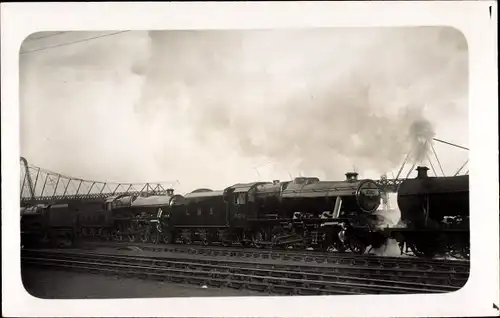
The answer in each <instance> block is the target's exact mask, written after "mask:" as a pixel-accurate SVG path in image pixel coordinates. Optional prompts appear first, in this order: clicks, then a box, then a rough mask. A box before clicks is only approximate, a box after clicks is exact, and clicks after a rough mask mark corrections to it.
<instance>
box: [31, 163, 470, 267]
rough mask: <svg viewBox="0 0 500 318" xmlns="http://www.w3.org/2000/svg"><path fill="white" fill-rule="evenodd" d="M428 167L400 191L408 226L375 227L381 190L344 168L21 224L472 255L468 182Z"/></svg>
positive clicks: (152, 237) (110, 204) (118, 235)
mask: <svg viewBox="0 0 500 318" xmlns="http://www.w3.org/2000/svg"><path fill="white" fill-rule="evenodd" d="M427 170H428V169H427V168H426V167H418V168H417V171H418V176H417V178H415V179H407V180H404V181H403V182H402V183H401V184H400V186H399V188H398V204H399V208H400V210H401V221H402V222H403V223H405V227H393V228H386V229H380V228H379V227H378V224H379V221H380V219H379V217H380V215H379V214H378V213H377V209H378V207H379V206H380V202H381V196H382V194H381V189H379V187H378V185H377V183H376V182H375V181H373V180H370V179H358V174H357V173H353V172H349V173H346V179H345V180H343V181H320V180H319V179H318V178H310V177H298V178H295V179H293V180H291V181H286V182H280V181H279V180H274V181H273V182H253V183H245V184H235V185H232V186H230V187H227V188H225V189H223V190H218V191H213V190H211V189H197V190H195V191H192V192H190V193H187V194H186V195H184V196H182V195H178V194H174V191H173V190H172V189H169V190H168V191H167V193H166V195H162V196H149V197H133V196H129V195H120V196H114V197H109V198H108V199H106V200H105V201H104V202H102V203H101V204H94V205H82V204H80V205H74V204H66V205H62V206H61V205H52V206H50V205H49V206H44V207H38V208H34V207H33V208H31V209H35V210H36V209H38V210H37V211H38V216H37V217H38V218H39V219H40V220H45V221H43V222H41V223H40V222H39V224H42V225H40V226H38V227H36V226H35V227H34V226H33V224H35V223H36V222H34V223H33V222H31V223H29V222H27V220H29V219H27V218H26V217H27V214H26V209H25V212H22V214H23V213H24V216H23V218H24V221H23V220H22V222H24V223H23V225H22V228H24V230H23V231H24V232H27V231H28V229H33V228H37V229H38V230H37V231H38V233H39V235H41V236H43V237H44V238H45V239H47V238H49V240H50V238H53V239H54V240H56V241H58V242H59V243H58V244H60V242H61V238H63V239H64V240H66V241H67V240H68V239H70V240H73V239H74V238H75V237H84V238H86V237H93V238H100V239H105V240H116V241H130V242H135V241H141V242H144V243H145V242H152V243H157V242H163V243H176V242H182V243H183V244H192V243H193V242H200V243H201V244H203V245H211V244H212V243H215V242H218V243H221V244H222V245H224V246H228V245H232V244H241V245H242V246H244V247H246V246H255V247H258V248H260V247H289V248H290V247H294V248H308V247H312V248H315V249H322V250H333V249H335V250H339V251H345V250H350V251H352V252H355V253H363V252H365V250H366V248H367V247H368V246H371V247H373V248H376V247H380V246H381V245H383V244H384V243H385V241H386V239H387V238H394V239H396V240H398V241H399V242H400V244H401V246H402V245H404V244H406V246H407V248H410V249H411V250H412V251H413V252H414V254H415V255H417V256H425V257H429V256H433V255H434V254H436V253H437V252H442V251H452V252H454V253H455V254H457V255H459V256H461V257H465V258H468V248H469V226H468V218H469V202H468V201H469V197H468V195H469V188H468V186H469V184H468V176H459V177H428V176H427ZM53 215H60V216H61V218H62V219H65V221H64V222H65V223H64V222H63V223H62V224H63V225H61V224H57V222H56V223H54V222H52V223H51V222H50V220H57V219H58V218H55V217H54V216H53ZM35 219H36V218H34V219H32V220H35ZM59 223H61V222H59ZM35 232H36V231H35ZM61 233H64V234H63V235H61ZM68 233H70V234H68ZM25 234H27V233H25ZM64 240H63V241H64Z"/></svg>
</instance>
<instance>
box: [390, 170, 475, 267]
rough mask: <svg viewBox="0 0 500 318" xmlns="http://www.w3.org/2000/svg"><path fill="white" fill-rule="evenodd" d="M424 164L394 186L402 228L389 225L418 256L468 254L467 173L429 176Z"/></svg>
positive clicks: (399, 238) (466, 256)
mask: <svg viewBox="0 0 500 318" xmlns="http://www.w3.org/2000/svg"><path fill="white" fill-rule="evenodd" d="M428 170H429V169H428V168H427V167H418V168H417V172H418V174H417V177H416V178H414V179H407V180H404V181H403V182H402V183H401V184H400V185H399V188H398V199H397V201H398V206H399V209H400V211H401V221H402V222H403V224H405V228H401V229H391V230H390V232H391V234H392V235H393V236H395V237H397V238H398V240H399V241H404V242H405V243H406V244H407V245H408V246H409V248H410V249H411V250H412V251H413V252H414V254H417V255H419V256H427V257H431V256H434V255H435V254H436V253H451V254H452V255H454V256H461V257H465V258H468V257H469V213H470V209H469V176H468V175H465V176H454V177H429V176H428V174H427V171H428Z"/></svg>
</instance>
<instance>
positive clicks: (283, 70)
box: [136, 29, 463, 178]
mask: <svg viewBox="0 0 500 318" xmlns="http://www.w3.org/2000/svg"><path fill="white" fill-rule="evenodd" d="M294 32H296V33H293V32H292V31H248V32H245V33H239V32H232V31H226V32H206V33H205V32H196V31H186V32H184V33H182V34H175V35H172V34H168V33H162V32H150V33H149V36H150V38H151V59H150V62H149V65H148V66H147V68H148V71H147V72H146V73H145V75H144V76H145V77H146V80H145V83H146V85H144V89H143V91H142V95H141V98H140V100H139V101H138V102H137V104H136V105H137V111H138V113H140V114H143V115H144V116H146V117H148V116H150V115H148V114H153V113H155V112H156V111H157V108H158V107H167V108H168V109H169V111H170V112H172V113H184V114H186V113H187V114H189V122H190V124H192V125H191V127H194V128H193V135H194V136H195V137H196V138H197V140H198V141H199V142H200V143H205V142H207V141H208V140H209V139H210V137H213V136H216V135H217V136H225V138H227V139H228V142H229V144H230V145H231V146H233V147H235V148H236V149H238V151H239V153H240V154H241V155H242V156H245V157H265V158H268V159H270V160H272V161H279V162H280V163H281V164H282V165H283V166H295V167H296V168H298V169H299V170H302V171H312V170H315V169H320V170H322V171H323V172H324V173H325V175H326V177H330V178H332V177H338V176H341V175H342V174H343V173H344V172H345V171H346V170H347V169H350V168H351V166H352V164H353V163H354V164H355V165H356V166H360V167H363V168H364V169H373V170H377V171H380V172H383V171H385V170H387V169H390V168H393V167H395V166H397V165H398V164H400V163H401V161H402V157H403V156H404V154H406V153H407V152H408V150H409V149H410V148H411V149H412V150H413V156H414V159H415V160H419V161H421V160H423V159H424V158H425V157H426V154H427V151H428V147H429V144H428V143H426V141H429V140H430V139H432V137H433V136H434V134H435V133H434V128H433V124H432V123H431V121H429V120H427V119H426V118H425V117H424V113H423V112H424V107H422V105H423V103H424V102H425V101H427V100H428V98H429V97H431V96H429V95H427V94H423V95H417V94H415V92H412V90H415V89H418V88H420V89H422V86H425V85H426V84H428V83H425V81H429V80H431V78H432V76H434V75H433V73H435V72H440V71H442V70H443V69H444V67H445V66H447V61H446V60H445V59H447V58H449V56H446V55H445V54H442V56H436V55H434V52H431V51H428V52H426V50H425V47H426V45H427V44H430V43H431V42H433V41H436V40H437V41H438V42H440V41H442V39H440V38H436V36H435V35H436V34H437V33H436V30H435V29H421V30H414V31H409V30H406V32H410V33H411V34H412V35H413V36H409V37H410V38H412V39H413V41H412V42H410V43H408V42H405V43H404V45H401V44H399V43H397V42H396V41H394V42H392V40H393V39H391V37H394V38H400V39H401V37H402V36H403V34H405V32H404V31H393V32H388V33H385V32H384V31H381V30H376V31H366V34H365V36H364V37H363V39H364V40H366V41H365V42H362V43H359V41H353V39H354V36H356V35H358V36H359V34H356V32H357V31H354V30H346V31H345V33H344V34H342V35H343V36H342V35H339V34H338V33H340V31H326V30H322V31H318V30H311V31H294ZM441 32H449V30H444V31H441ZM391 33H392V34H391ZM442 35H443V34H441V36H442ZM335 36H336V37H335ZM406 36H407V35H405V37H406ZM311 37H312V38H313V40H316V42H315V43H314V44H315V45H316V46H313V45H312V43H311V42H313V40H311V39H310V38H311ZM349 37H353V38H349ZM339 38H340V39H339ZM318 40H319V41H318ZM321 40H323V41H324V42H323V44H321ZM389 40H391V41H390V42H389ZM274 41H277V43H274ZM349 41H352V42H355V44H354V46H358V49H359V51H358V52H357V55H358V56H356V54H354V56H350V58H349V62H348V63H346V64H345V65H342V64H343V62H342V61H343V59H344V58H346V57H347V56H345V55H344V54H343V52H342V50H343V46H347V45H348V44H349ZM356 42H358V43H356ZM174 44H176V45H178V46H174ZM350 44H351V46H352V44H353V43H350ZM281 45H284V46H285V47H284V48H283V47H280V46H281ZM179 46H180V47H182V49H179ZM382 46H383V47H384V49H382ZM304 47H305V49H304ZM174 48H175V49H174ZM195 48H197V49H198V50H196V49H195ZM299 48H302V49H300V50H299ZM415 49H419V50H420V51H419V52H417V53H416V54H415V52H412V51H413V50H415ZM275 50H278V52H276V51H275ZM278 53H283V54H278ZM387 56H390V57H391V58H395V59H396V61H395V63H394V65H387V64H384V68H385V69H383V68H379V67H377V65H374V64H383V63H382V62H381V61H380V60H381V59H382V60H386V59H387ZM367 58H369V60H367ZM459 58H460V59H463V56H460V57H459ZM377 60H378V61H377ZM398 60H399V61H398ZM373 61H377V62H375V63H373ZM325 65H333V67H332V68H328V67H325ZM423 65H425V66H429V65H432V66H433V67H434V69H433V70H432V73H427V74H425V73H424V72H422V70H419V68H421V67H422V66H423ZM397 70H399V72H400V73H399V74H398V72H397ZM193 74H196V76H194V75H193ZM238 75H239V76H238ZM391 77H392V78H391ZM455 81H456V79H455ZM440 85H442V88H443V91H449V92H448V93H451V92H450V91H451V87H450V86H449V83H446V82H440ZM391 88H392V90H395V91H397V90H400V92H399V94H407V95H408V96H407V97H406V98H402V99H399V100H398V101H397V102H396V103H395V104H396V105H394V106H395V107H397V108H399V111H397V112H393V113H390V112H389V111H388V109H387V107H386V106H387V105H385V104H387V103H390V98H391V92H390V91H391ZM383 94H385V95H387V96H382V95H383ZM172 96H176V98H172ZM384 97H385V98H384ZM181 100H182V101H183V102H181ZM155 105H156V106H155Z"/></svg>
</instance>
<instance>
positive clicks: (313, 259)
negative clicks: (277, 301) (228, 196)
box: [82, 241, 470, 272]
mask: <svg viewBox="0 0 500 318" xmlns="http://www.w3.org/2000/svg"><path fill="white" fill-rule="evenodd" d="M82 245H83V246H85V245H87V246H96V247H97V246H102V247H124V246H136V247H138V248H140V249H142V250H145V251H154V252H169V253H182V254H195V255H206V256H230V257H245V258H260V259H283V260H293V261H301V262H306V263H335V264H340V263H345V264H352V265H355V264H364V265H371V266H376V265H379V266H383V267H391V266H392V267H406V268H408V267H410V268H418V267H420V268H432V269H444V270H447V269H449V268H453V269H454V270H455V271H459V272H466V271H469V268H470V262H469V261H465V260H446V259H445V260H438V259H422V258H417V257H397V256H377V255H372V254H363V255H358V254H354V253H340V252H333V253H328V252H321V251H304V250H300V251H294V250H287V249H281V250H276V249H274V250H262V249H256V248H243V249H242V248H241V247H239V248H238V247H222V246H201V245H187V246H186V245H178V244H147V243H127V242H90V241H87V242H83V243H82Z"/></svg>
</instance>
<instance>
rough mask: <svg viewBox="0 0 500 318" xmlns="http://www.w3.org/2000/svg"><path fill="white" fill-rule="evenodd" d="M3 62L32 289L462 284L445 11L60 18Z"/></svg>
mask: <svg viewBox="0 0 500 318" xmlns="http://www.w3.org/2000/svg"><path fill="white" fill-rule="evenodd" d="M18 62H19V64H18V72H19V73H18V95H19V96H18V98H19V99H18V100H19V105H18V107H19V110H18V111H19V112H18V114H19V132H18V137H19V156H18V159H17V163H18V165H19V175H18V176H19V178H18V179H17V182H18V183H17V187H18V188H19V192H17V193H18V195H19V197H18V198H16V200H17V202H18V203H19V209H20V210H16V212H11V211H9V213H13V214H15V213H20V214H19V218H18V224H19V225H18V226H19V228H18V229H19V233H18V239H19V241H17V242H18V243H17V247H15V248H17V249H18V250H19V253H20V254H18V255H19V258H20V263H19V264H20V271H21V272H20V277H21V280H22V286H23V288H24V290H25V291H26V292H27V293H28V294H29V295H31V296H32V297H35V298H37V299H39V300H49V299H50V300H62V299H65V300H67V299H72V300H76V299H78V300H80V299H85V300H106V299H114V300H116V299H122V300H126V299H130V300H131V299H148V298H155V299H156V298H175V299H182V298H185V297H189V298H190V299H204V298H209V299H210V298H219V297H224V298H226V297H227V298H230V299H235V300H236V299H239V298H241V297H245V298H247V297H251V298H253V297H265V298H267V299H274V297H280V296H281V297H282V296H292V301H293V298H294V297H296V298H297V299H300V302H301V303H302V304H303V305H302V306H305V304H306V303H305V302H306V301H307V299H309V298H311V299H312V298H314V296H353V297H357V296H362V295H364V296H367V295H378V296H380V297H382V296H384V297H385V296H388V297H389V296H391V295H413V296H415V297H418V295H421V296H422V297H429V296H433V295H445V294H453V293H460V292H462V289H463V288H464V286H466V284H468V281H469V279H470V277H471V262H472V261H471V254H474V251H475V248H476V247H477V245H476V246H474V244H471V233H472V235H475V234H474V232H471V223H472V221H471V219H472V218H470V215H471V209H472V208H471V200H472V199H471V192H470V189H471V190H472V188H471V187H470V185H469V184H470V183H469V177H470V176H473V175H474V171H475V170H474V169H473V168H472V165H471V162H470V161H471V158H473V157H474V154H473V150H474V148H473V147H472V146H471V137H470V136H471V126H470V122H471V116H473V114H472V112H474V109H473V108H471V106H470V103H471V84H470V83H471V71H470V64H471V49H470V41H468V38H467V37H466V36H465V35H464V33H463V32H462V31H460V30H459V29H457V28H454V27H451V26H447V25H438V24H434V25H427V24H425V25H411V26H402V25H397V26H387V25H386V26H366V25H365V26H309V27H308V26H302V27H274V28H272V27H252V28H236V27H233V28H231V27H229V26H228V27H227V28H216V29H213V28H203V27H198V28H177V29H172V28H170V29H169V28H164V29H158V28H156V27H155V28H151V29H149V30H148V29H147V28H146V29H144V28H143V29H139V28H137V29H127V28H119V29H117V28H116V27H113V28H102V29H99V30H96V29H94V28H91V27H88V29H87V30H85V29H79V30H71V29H69V28H67V29H65V28H60V29H51V30H50V31H45V30H44V31H42V30H40V31H38V32H31V33H30V34H29V35H28V36H27V37H26V36H25V37H24V38H23V40H22V43H21V46H20V49H19V52H18ZM2 66H3V63H2ZM2 82H3V75H2ZM2 86H3V84H2ZM2 90H3V89H2ZM490 106H491V105H490ZM493 106H494V105H493ZM3 110H4V109H3V107H2V112H3ZM2 117H3V116H2ZM476 128H477V127H476ZM2 135H3V133H2ZM2 143H3V137H2ZM497 155H498V154H497ZM475 160H476V161H477V160H479V159H478V158H475ZM476 164H477V162H476ZM479 165H480V164H479ZM469 169H471V170H470V171H471V172H470V173H469ZM496 169H497V168H496ZM3 171H4V168H3V167H2V172H3ZM16 172H17V171H16ZM471 184H472V182H471ZM474 184H476V185H477V182H474ZM13 186H14V185H13ZM2 188H3V186H2ZM496 199H497V200H498V198H496ZM497 202H498V201H497ZM2 210H4V209H2ZM17 211H20V212H17ZM482 212H483V213H488V214H489V215H490V216H491V214H492V213H491V212H493V214H494V215H493V216H492V217H495V218H496V217H498V215H499V213H498V208H497V210H496V212H495V211H482ZM3 213H4V212H3ZM474 213H476V214H478V213H479V212H474ZM479 218H481V217H480V216H479ZM494 220H497V219H494ZM476 222H480V220H479V221H476ZM496 223H498V221H496ZM476 224H477V223H476ZM497 234H498V233H497ZM492 239H493V240H496V242H498V238H494V237H492ZM495 244H497V243H495ZM471 246H474V247H472V248H471ZM492 246H494V245H492ZM483 248H484V246H483ZM471 249H472V251H471ZM494 252H495V253H498V251H494ZM4 275H5V273H4ZM492 278H493V277H492ZM301 296H307V297H301ZM433 297H434V296H433ZM414 299H418V298H414ZM492 301H493V300H491V301H490V300H489V299H488V302H489V303H491V302H492ZM496 304H497V306H498V302H497V303H496ZM493 307H495V302H494V301H493ZM497 308H498V307H497ZM338 314H340V313H338Z"/></svg>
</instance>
